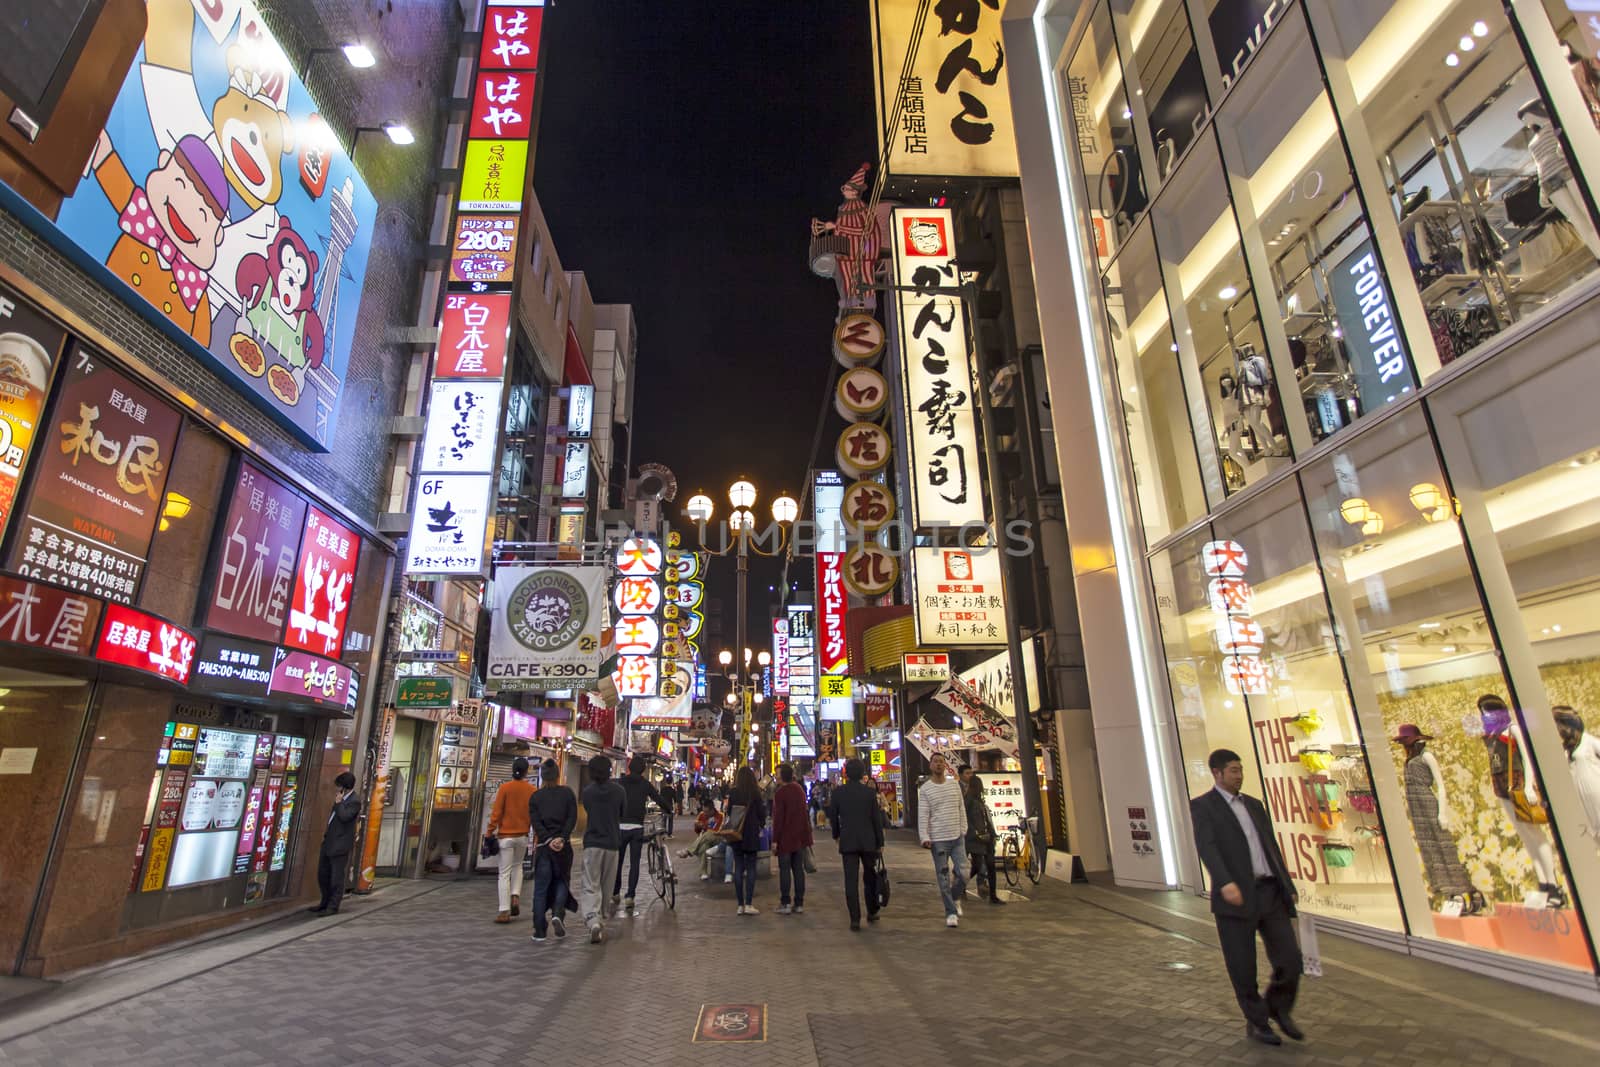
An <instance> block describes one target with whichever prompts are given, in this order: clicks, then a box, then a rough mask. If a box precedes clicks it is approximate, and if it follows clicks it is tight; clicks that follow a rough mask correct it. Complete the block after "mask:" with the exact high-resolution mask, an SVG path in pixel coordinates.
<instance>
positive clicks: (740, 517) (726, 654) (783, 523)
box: [683, 476, 800, 761]
mask: <svg viewBox="0 0 1600 1067" xmlns="http://www.w3.org/2000/svg"><path fill="white" fill-rule="evenodd" d="M758 496H759V494H758V493H757V491H756V487H755V483H754V482H752V481H751V480H750V479H749V478H745V477H743V476H741V477H739V478H737V479H735V480H734V482H733V484H732V485H730V486H728V503H729V504H731V505H732V506H733V510H732V511H731V512H730V513H729V515H728V528H729V529H731V530H732V531H733V532H734V533H736V534H737V535H738V537H737V539H736V541H737V546H738V559H739V570H738V585H737V586H736V597H735V601H736V613H735V616H734V619H735V633H734V647H735V648H737V649H740V650H742V651H743V653H744V659H743V660H742V661H741V662H740V664H739V668H738V670H737V671H736V672H730V671H729V668H730V667H732V666H733V664H734V658H733V652H731V651H729V650H728V649H723V650H722V651H721V652H720V653H718V655H717V661H718V662H719V663H721V664H722V668H723V671H724V672H725V673H728V674H729V677H730V678H734V677H735V673H736V674H737V679H736V681H735V684H736V686H737V689H738V692H739V693H740V694H742V696H743V714H742V715H741V716H740V720H739V742H738V745H737V751H738V752H739V757H738V758H739V759H740V760H741V761H742V760H744V759H746V758H747V757H746V755H745V753H746V752H747V751H748V748H749V744H748V743H749V739H750V726H751V722H750V720H751V708H752V705H754V704H757V703H760V701H759V700H758V699H752V698H753V696H754V694H753V690H754V688H755V682H754V679H753V678H752V677H750V674H751V672H750V661H751V658H752V655H753V654H752V653H751V651H750V649H749V648H746V647H745V640H746V637H745V632H746V626H747V624H748V621H749V620H748V619H747V618H746V615H747V614H748V608H747V606H746V603H747V596H746V592H745V587H746V584H747V580H748V578H749V574H750V550H751V548H752V547H754V549H755V551H756V552H757V553H758V554H759V555H762V556H768V557H775V556H778V555H780V554H781V553H782V552H783V550H784V548H785V546H786V545H787V544H788V540H789V528H790V527H791V526H792V525H793V523H794V521H795V519H797V518H799V516H800V505H799V503H798V502H797V501H796V500H795V498H794V497H792V496H790V495H789V494H788V493H787V492H782V493H779V494H778V497H777V499H775V500H774V501H773V502H772V518H773V521H774V522H776V523H777V524H778V543H777V545H776V546H775V547H774V548H773V549H772V550H770V551H769V550H767V549H765V548H763V547H761V545H760V543H759V542H757V543H755V544H754V545H752V541H757V539H756V538H755V537H754V534H755V531H756V513H755V506H756V500H757V498H758ZM683 513H684V514H685V515H686V516H688V518H689V520H690V521H691V522H693V523H694V524H695V525H696V526H697V527H698V528H699V540H700V548H701V550H702V551H705V552H709V553H710V554H712V555H714V556H725V555H727V554H728V553H730V552H732V551H733V550H734V545H732V544H728V543H726V542H725V543H724V544H723V546H722V548H721V549H715V548H711V547H709V546H708V545H707V544H706V524H707V523H708V522H710V521H711V516H712V515H713V514H714V513H715V505H714V504H713V503H712V500H711V497H710V496H709V495H707V494H706V493H705V492H703V491H702V492H697V493H695V495H694V496H692V497H690V498H689V502H688V504H686V505H685V506H684V509H683ZM771 662H772V656H771V654H770V653H767V652H765V651H763V652H762V653H761V658H760V663H761V666H763V667H765V666H767V664H769V663H771ZM731 697H732V694H730V701H729V703H732V702H733V700H732V699H731Z"/></svg>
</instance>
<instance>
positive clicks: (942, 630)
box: [911, 548, 1006, 648]
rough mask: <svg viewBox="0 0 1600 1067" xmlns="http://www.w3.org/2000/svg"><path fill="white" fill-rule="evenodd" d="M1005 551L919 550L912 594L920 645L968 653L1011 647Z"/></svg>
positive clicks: (914, 556)
mask: <svg viewBox="0 0 1600 1067" xmlns="http://www.w3.org/2000/svg"><path fill="white" fill-rule="evenodd" d="M1000 563H1001V555H1000V550H999V549H995V548H988V549H983V548H971V549H958V548H916V549H913V550H912V557H911V590H912V595H913V597H914V598H915V600H916V603H917V615H916V619H917V644H919V645H928V646H931V647H933V648H940V647H951V646H958V647H963V648H970V647H978V646H984V645H1003V644H1005V643H1006V611H1005V600H1004V598H1003V597H1002V595H1001V592H1000Z"/></svg>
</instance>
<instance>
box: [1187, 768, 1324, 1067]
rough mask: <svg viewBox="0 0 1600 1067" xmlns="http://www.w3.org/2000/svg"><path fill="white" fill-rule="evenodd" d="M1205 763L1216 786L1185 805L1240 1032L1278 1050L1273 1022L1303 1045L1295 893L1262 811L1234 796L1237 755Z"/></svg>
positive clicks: (1239, 773) (1240, 774)
mask: <svg viewBox="0 0 1600 1067" xmlns="http://www.w3.org/2000/svg"><path fill="white" fill-rule="evenodd" d="M1208 764H1209V766H1210V767H1211V777H1212V778H1213V779H1214V780H1215V781H1216V783H1217V784H1216V788H1215V789H1212V790H1209V791H1208V792H1206V793H1204V794H1202V795H1200V796H1198V797H1195V798H1194V799H1193V800H1191V801H1189V812H1190V814H1191V815H1192V816H1193V818H1194V841H1195V846H1196V848H1197V849H1198V850H1199V852H1200V861H1201V862H1202V863H1204V864H1205V865H1206V872H1207V873H1208V874H1210V876H1211V911H1212V914H1214V915H1215V916H1216V920H1217V937H1218V939H1219V940H1220V941H1221V942H1222V959H1223V961H1224V962H1225V963H1226V964H1227V967H1228V977H1229V979H1231V980H1232V982H1233V993H1234V996H1236V997H1238V998H1239V1008H1240V1009H1241V1010H1242V1011H1243V1012H1244V1017H1245V1023H1246V1033H1247V1034H1248V1036H1249V1037H1250V1038H1251V1040H1253V1041H1259V1042H1261V1043H1262V1044H1264V1045H1281V1044H1283V1040H1282V1038H1280V1037H1278V1035H1277V1034H1276V1033H1274V1032H1273V1030H1272V1025H1271V1023H1272V1022H1276V1023H1277V1024H1278V1029H1279V1030H1282V1031H1283V1032H1284V1033H1285V1034H1287V1035H1288V1036H1289V1037H1291V1038H1293V1039H1294V1040H1296V1041H1301V1040H1304V1039H1305V1036H1306V1035H1305V1033H1304V1032H1302V1031H1301V1029H1300V1028H1299V1027H1298V1026H1296V1025H1295V1023H1294V1019H1293V1017H1292V1016H1291V1015H1290V1012H1291V1011H1292V1010H1293V1009H1294V998H1295V993H1296V991H1297V990H1298V989H1299V987H1300V970H1301V959H1300V944H1299V942H1298V941H1297V940H1296V938H1295V933H1294V915H1295V902H1296V901H1297V900H1298V898H1299V894H1298V893H1297V892H1296V891H1295V888H1294V883H1293V882H1292V881H1291V880H1290V878H1289V869H1288V867H1286V866H1285V865H1284V862H1283V854H1282V853H1281V852H1279V851H1278V842H1277V839H1276V838H1275V837H1273V834H1272V824H1271V822H1269V821H1268V819H1267V809H1266V808H1265V807H1263V806H1262V804H1261V801H1259V800H1257V799H1256V798H1255V797H1247V796H1245V795H1244V794H1243V793H1241V792H1239V787H1240V786H1242V785H1243V784H1244V765H1243V763H1242V762H1241V761H1240V759H1239V754H1238V753H1237V752H1233V751H1231V750H1229V749H1226V748H1219V749H1217V750H1216V751H1215V752H1213V753H1211V758H1210V759H1209V760H1208ZM1258 932H1259V933H1260V934H1261V943H1262V944H1263V945H1264V946H1266V950H1267V959H1268V961H1269V962H1270V963H1271V964H1272V980H1271V981H1270V982H1269V983H1268V984H1267V993H1266V996H1265V997H1264V998H1263V997H1262V995H1261V993H1260V992H1258V991H1257V989H1256V934H1257V933H1258Z"/></svg>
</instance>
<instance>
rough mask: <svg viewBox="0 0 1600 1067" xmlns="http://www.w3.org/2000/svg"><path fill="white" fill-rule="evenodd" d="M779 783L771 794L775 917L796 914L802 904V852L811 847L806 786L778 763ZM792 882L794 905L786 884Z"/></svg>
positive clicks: (791, 768) (803, 893) (804, 893)
mask: <svg viewBox="0 0 1600 1067" xmlns="http://www.w3.org/2000/svg"><path fill="white" fill-rule="evenodd" d="M778 780H779V781H780V782H782V783H783V784H782V785H780V786H778V791H777V792H776V793H774V794H773V795H772V851H773V854H774V855H776V856H777V857H778V914H779V915H789V914H795V915H799V914H801V913H802V912H804V911H805V910H806V909H805V903H806V864H805V857H806V849H808V848H810V847H811V844H812V836H811V820H810V819H809V818H807V817H806V787H805V786H803V785H801V784H800V783H799V782H797V781H795V780H794V768H793V767H791V766H789V764H787V763H784V764H780V765H779V767H778ZM791 880H792V881H793V882H794V905H793V907H791V906H790V904H789V883H790V881H791Z"/></svg>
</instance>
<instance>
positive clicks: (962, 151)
mask: <svg viewBox="0 0 1600 1067" xmlns="http://www.w3.org/2000/svg"><path fill="white" fill-rule="evenodd" d="M1000 6H1001V5H1000V4H999V3H998V2H997V0H983V2H982V3H980V2H979V0H940V2H939V3H936V4H934V5H932V7H931V8H929V9H928V14H927V16H926V21H925V23H924V26H923V29H922V31H921V33H920V34H919V33H916V32H915V30H916V22H917V10H918V8H919V7H926V5H922V4H919V3H918V0H874V3H873V11H874V18H873V30H874V32H873V43H874V45H875V46H876V50H877V54H876V56H875V59H876V66H877V71H878V86H877V88H878V94H877V95H878V129H879V130H884V131H886V132H887V135H888V138H889V141H888V143H887V144H885V145H882V146H880V147H881V148H882V153H881V154H882V158H883V159H884V160H885V161H886V164H887V166H888V169H889V171H890V172H891V173H892V174H903V175H924V176H930V175H931V176H938V177H964V178H978V177H993V178H1001V177H1014V176H1015V175H1016V173H1017V143H1016V135H1015V133H1014V131H1013V128H1012V122H1011V96H1010V92H1009V91H1008V89H1007V86H1006V53H1005V49H1004V48H1003V47H1002V46H1001V41H1000ZM914 39H915V40H916V41H917V53H916V55H915V56H914V57H913V59H912V63H911V66H910V68H909V71H908V72H907V71H906V68H905V60H906V53H907V51H909V50H910V48H911V43H912V41H913V40H914ZM902 72H905V78H904V80H901V74H902ZM897 97H898V98H899V101H900V105H901V106H900V110H899V112H898V114H897V115H895V116H891V115H889V114H888V112H889V111H890V109H892V108H893V107H894V106H895V103H896V99H897ZM892 119H893V120H897V121H893V122H892V125H891V120H892Z"/></svg>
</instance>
